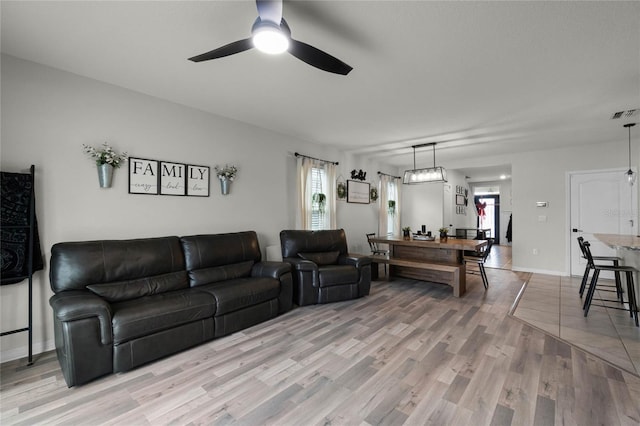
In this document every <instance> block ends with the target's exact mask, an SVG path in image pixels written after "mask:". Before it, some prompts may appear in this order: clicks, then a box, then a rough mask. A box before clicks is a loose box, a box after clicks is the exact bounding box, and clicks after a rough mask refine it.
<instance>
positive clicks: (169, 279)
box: [87, 271, 189, 302]
mask: <svg viewBox="0 0 640 426" xmlns="http://www.w3.org/2000/svg"><path fill="white" fill-rule="evenodd" d="M87 288H88V289H89V290H91V291H92V292H93V293H95V294H97V295H98V296H100V297H102V298H103V299H105V300H106V301H108V302H122V301H124V300H131V299H137V298H138V297H143V296H151V295H153V294H159V293H166V292H168V291H172V290H180V289H183V288H189V281H188V279H187V271H179V272H172V273H170V274H163V275H158V276H155V277H148V278H140V279H138V280H130V281H120V282H115V283H106V284H90V285H88V286H87Z"/></svg>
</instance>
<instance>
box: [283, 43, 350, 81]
mask: <svg viewBox="0 0 640 426" xmlns="http://www.w3.org/2000/svg"><path fill="white" fill-rule="evenodd" d="M289 53H291V54H292V55H293V56H295V57H296V58H298V59H300V60H301V61H303V62H306V63H307V64H309V65H311V66H313V67H316V68H319V69H321V70H323V71H327V72H332V73H334V74H342V75H347V74H349V72H350V71H351V70H352V69H353V67H351V66H349V65H347V64H345V63H344V62H342V61H341V60H340V59H338V58H336V57H334V56H331V55H329V54H328V53H325V52H323V51H322V50H320V49H317V48H315V47H313V46H310V45H308V44H306V43H303V42H301V41H298V40H294V39H291V45H290V46H289Z"/></svg>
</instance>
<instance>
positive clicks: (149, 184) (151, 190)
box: [129, 157, 159, 195]
mask: <svg viewBox="0 0 640 426" xmlns="http://www.w3.org/2000/svg"><path fill="white" fill-rule="evenodd" d="M158 181H159V177H158V162H157V161H156V160H147V159H145V158H134V157H129V194H149V195H157V194H158Z"/></svg>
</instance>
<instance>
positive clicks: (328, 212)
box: [296, 156, 336, 229]
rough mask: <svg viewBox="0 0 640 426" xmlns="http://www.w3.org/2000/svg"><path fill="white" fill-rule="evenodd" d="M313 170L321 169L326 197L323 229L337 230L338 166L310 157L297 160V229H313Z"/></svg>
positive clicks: (322, 189)
mask: <svg viewBox="0 0 640 426" xmlns="http://www.w3.org/2000/svg"><path fill="white" fill-rule="evenodd" d="M313 169H320V170H321V171H322V173H321V192H322V193H324V194H325V195H326V206H325V214H324V216H323V217H322V221H323V223H322V224H321V229H335V228H336V166H335V164H333V163H327V162H325V161H318V160H314V159H312V158H308V157H302V156H300V157H298V158H297V174H298V179H297V191H296V192H297V205H298V208H297V209H296V229H312V213H313V205H312V199H313V194H314V192H315V191H314V188H313V186H312V183H313V179H312V173H313Z"/></svg>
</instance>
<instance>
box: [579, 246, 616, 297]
mask: <svg viewBox="0 0 640 426" xmlns="http://www.w3.org/2000/svg"><path fill="white" fill-rule="evenodd" d="M578 246H580V252H581V253H582V258H583V259H584V260H587V266H586V267H585V268H584V275H583V276H582V283H581V284H580V297H582V294H583V293H584V289H585V287H586V285H587V281H588V280H589V272H591V265H590V264H589V262H588V259H587V255H586V254H585V252H584V238H583V237H578ZM591 258H592V259H593V261H594V262H595V261H598V260H601V261H604V262H613V266H619V265H620V264H619V263H618V262H619V261H620V260H621V259H620V258H619V257H617V256H591ZM615 279H616V285H615V287H616V294H617V295H618V298H619V299H620V301H621V302H622V293H623V291H622V283H621V281H620V272H619V271H616V272H615ZM601 287H613V286H611V285H606V284H602V285H601ZM602 291H613V290H602Z"/></svg>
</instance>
